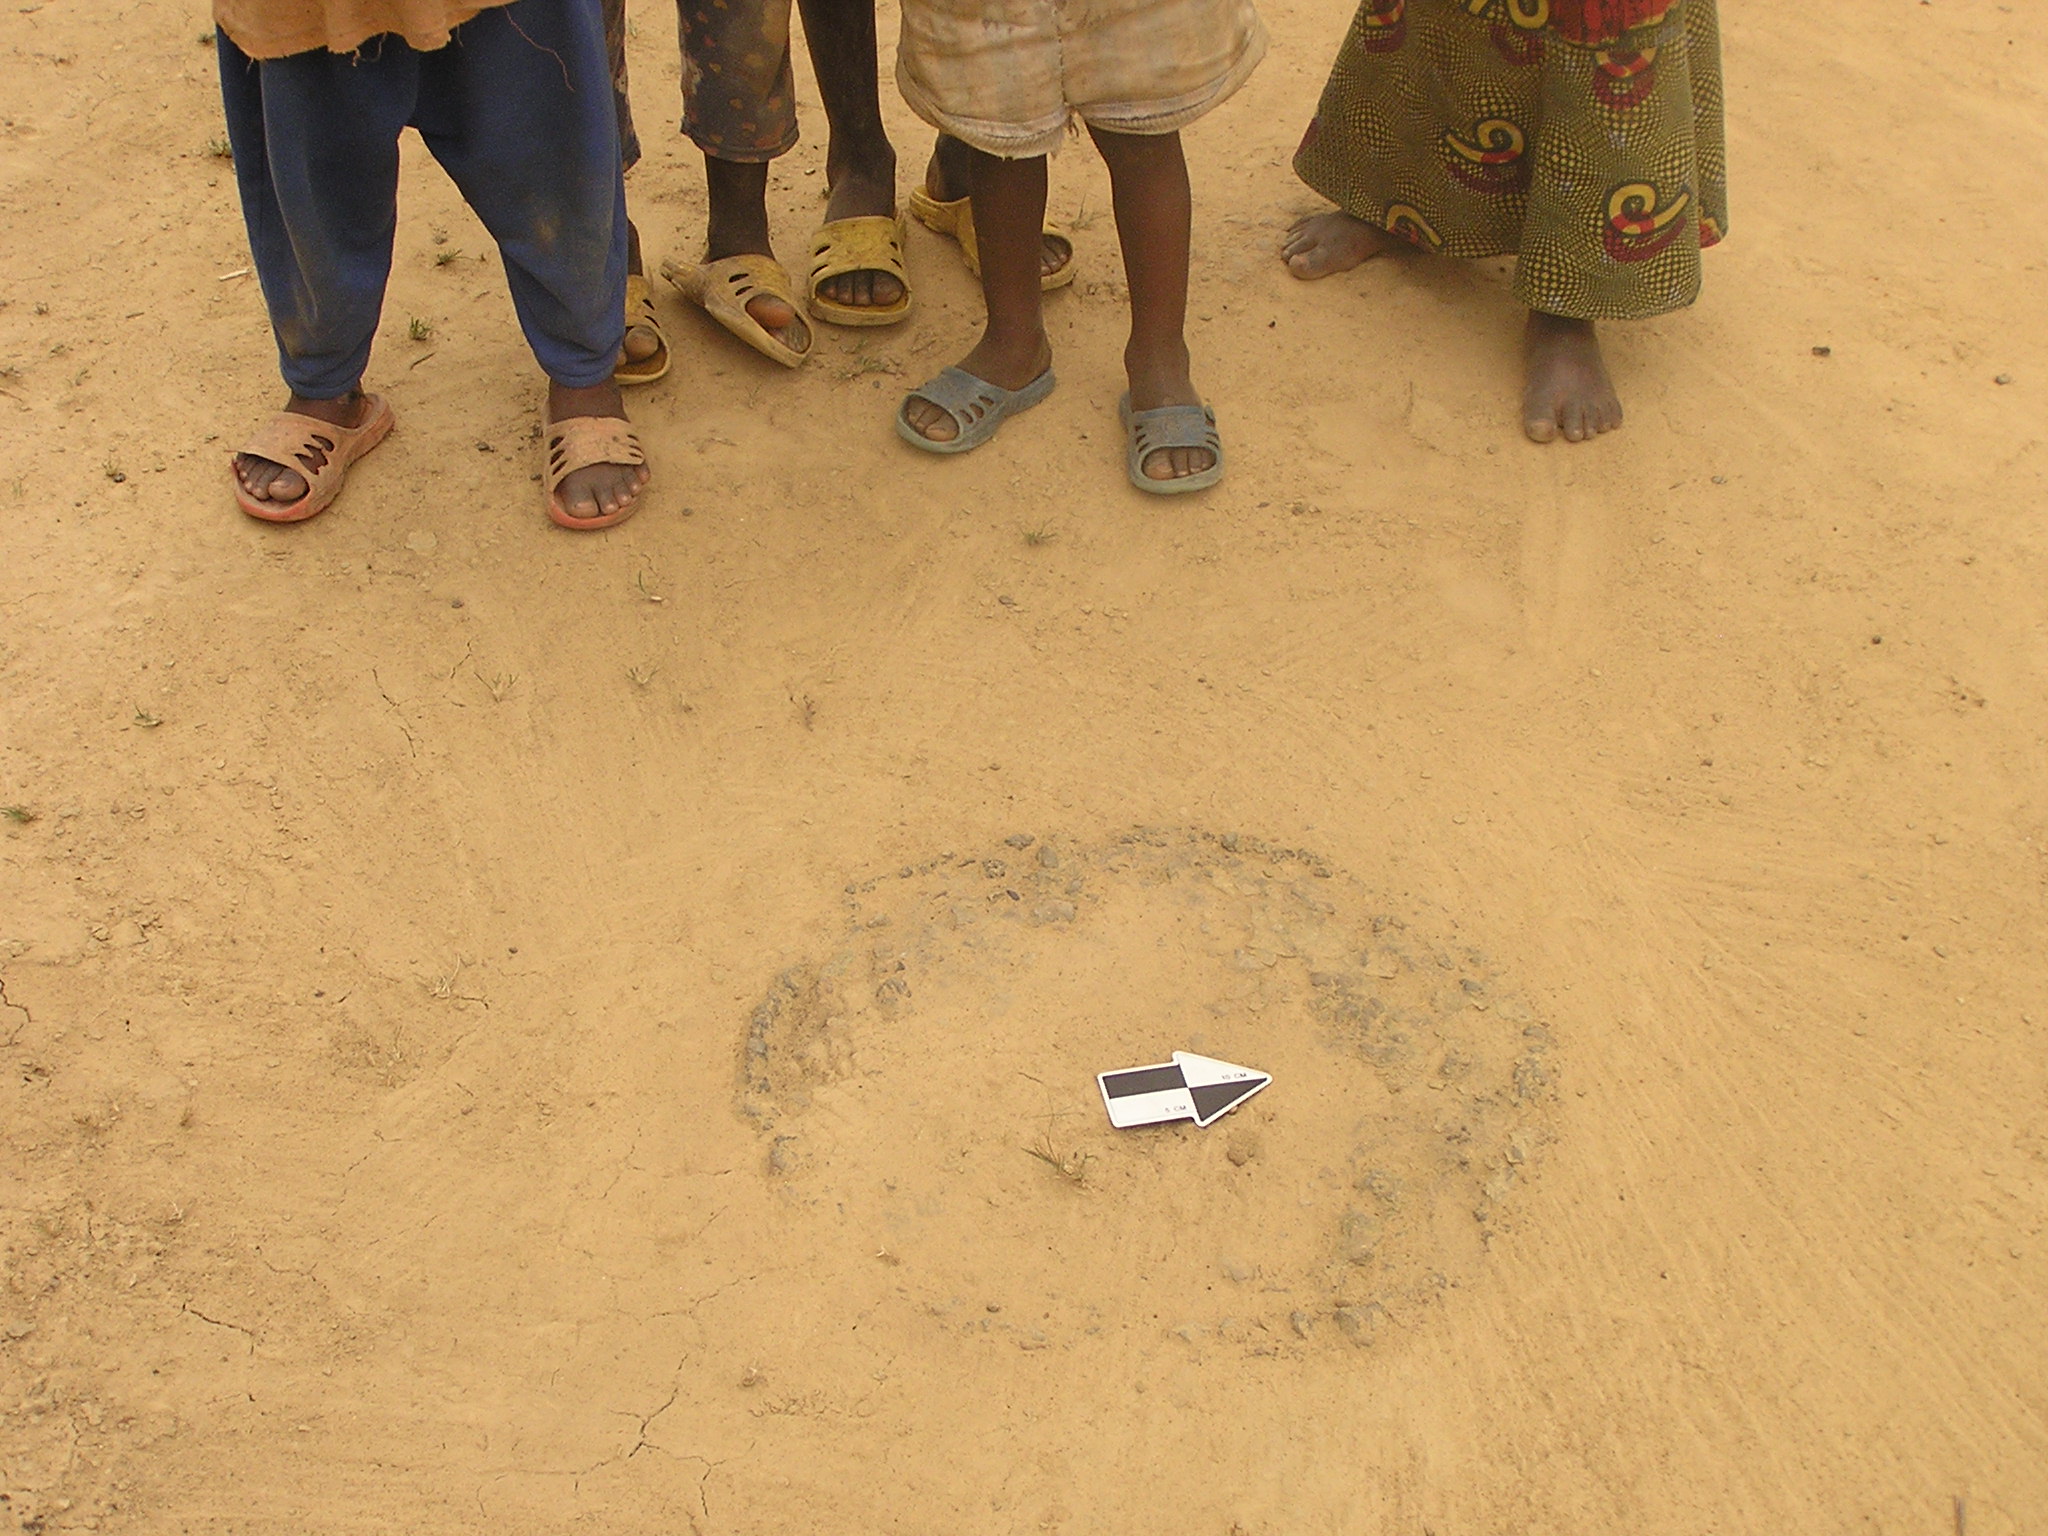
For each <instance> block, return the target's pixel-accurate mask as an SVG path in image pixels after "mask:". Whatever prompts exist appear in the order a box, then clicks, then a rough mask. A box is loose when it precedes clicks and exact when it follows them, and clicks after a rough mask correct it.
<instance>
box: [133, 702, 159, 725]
mask: <svg viewBox="0 0 2048 1536" xmlns="http://www.w3.org/2000/svg"><path fill="white" fill-rule="evenodd" d="M135 723H136V724H137V725H139V726H141V727H142V728H143V729H144V730H145V731H153V730H155V729H156V728H157V727H158V726H160V725H162V724H163V723H164V720H163V716H162V715H152V714H151V713H150V712H149V711H148V710H146V709H144V708H143V707H142V706H141V705H140V704H138V705H136V706H135Z"/></svg>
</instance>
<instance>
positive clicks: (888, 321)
mask: <svg viewBox="0 0 2048 1536" xmlns="http://www.w3.org/2000/svg"><path fill="white" fill-rule="evenodd" d="M848 272H886V273H888V274H889V276H891V277H893V278H895V279H896V281H897V282H899V283H901V284H902V285H903V296H902V297H901V298H899V299H898V300H897V301H896V302H895V303H894V304H886V305H877V304H841V303H840V302H839V301H838V300H836V299H828V298H826V297H825V296H824V295H822V294H820V293H819V292H818V287H819V285H820V284H821V283H826V282H829V281H831V280H832V279H833V278H835V277H843V276H845V275H846V274H847V273H848ZM809 289H810V301H811V313H812V314H814V315H816V316H817V317H818V318H819V319H820V320H824V321H827V322H829V323H830V324H832V325H894V324H895V323H896V322H897V321H899V320H901V319H903V318H904V317H905V316H906V315H908V314H909V313H910V272H909V270H908V269H907V268H906V267H905V266H904V265H903V219H902V216H901V215H900V214H899V215H897V216H896V217H894V218H883V217H879V216H877V217H874V218H862V219H833V220H831V221H829V222H828V223H826V224H824V225H822V226H820V227H819V230H818V233H817V234H816V235H815V236H814V237H813V238H812V240H811V277H810V285H809Z"/></svg>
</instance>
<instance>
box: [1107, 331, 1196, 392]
mask: <svg viewBox="0 0 2048 1536" xmlns="http://www.w3.org/2000/svg"><path fill="white" fill-rule="evenodd" d="M1193 367H1194V359H1193V357H1192V356H1190V354H1189V352H1188V344H1187V341H1186V339H1185V338H1184V337H1181V336H1174V337H1171V338H1161V339H1159V340H1156V341H1145V342H1139V341H1132V342H1131V343H1130V344H1129V345H1127V346H1126V347H1125V348H1124V373H1125V374H1126V375H1127V376H1128V377H1129V378H1130V381H1131V382H1132V383H1133V384H1138V383H1140V382H1144V383H1151V384H1185V383H1187V382H1188V381H1189V378H1190V375H1191V372H1192V370H1193Z"/></svg>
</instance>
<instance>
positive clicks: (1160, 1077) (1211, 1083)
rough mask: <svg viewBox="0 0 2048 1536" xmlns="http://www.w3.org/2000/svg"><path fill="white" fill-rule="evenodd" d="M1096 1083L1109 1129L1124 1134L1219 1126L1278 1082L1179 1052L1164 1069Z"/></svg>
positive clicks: (1103, 1075) (1104, 1075) (1131, 1071)
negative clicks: (1135, 1129)
mask: <svg viewBox="0 0 2048 1536" xmlns="http://www.w3.org/2000/svg"><path fill="white" fill-rule="evenodd" d="M1095 1081H1096V1082H1097V1083H1098V1084H1100V1085H1101V1088H1102V1106H1103V1108H1105V1109H1107V1110H1108V1111H1109V1123H1110V1124H1111V1125H1113V1126H1115V1127H1116V1128H1117V1129H1118V1130H1120V1131H1121V1130H1128V1129H1130V1127H1132V1126H1134V1125H1164V1124H1166V1123H1168V1122H1169V1121H1173V1120H1192V1121H1194V1122H1195V1124H1196V1125H1200V1126H1208V1125H1213V1124H1214V1123H1215V1122H1216V1121H1218V1120H1220V1119H1222V1118H1223V1117H1224V1116H1225V1115H1227V1114H1229V1113H1230V1112H1231V1111H1232V1110H1233V1109H1235V1108H1237V1106H1238V1105H1240V1104H1242V1103H1243V1102H1244V1101H1245V1100H1246V1099H1248V1098H1250V1097H1251V1096H1252V1095H1253V1094H1255V1093H1257V1092H1258V1091H1259V1090H1260V1089H1261V1088H1263V1087H1265V1086H1266V1084H1268V1083H1270V1082H1272V1081H1273V1079H1272V1078H1271V1077H1270V1076H1268V1075H1267V1074H1266V1073H1264V1072H1260V1071H1258V1070H1257V1069H1256V1068H1253V1067H1240V1066H1237V1065H1235V1064H1234V1063H1232V1062H1228V1061H1217V1060H1215V1059H1213V1058H1212V1057H1208V1056H1197V1055H1195V1054H1194V1053H1193V1052H1191V1051H1175V1052H1174V1053H1173V1060H1171V1061H1169V1062H1164V1063H1162V1064H1160V1065H1159V1066H1156V1067H1125V1068H1124V1069H1123V1070H1122V1071H1120V1072H1098V1073H1097V1074H1096V1076H1095Z"/></svg>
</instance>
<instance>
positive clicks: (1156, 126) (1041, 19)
mask: <svg viewBox="0 0 2048 1536" xmlns="http://www.w3.org/2000/svg"><path fill="white" fill-rule="evenodd" d="M902 6H903V35H902V40H901V42H900V43H899V45H898V47H897V50H896V83H897V84H898V85H899V86H900V87H901V88H902V90H903V99H904V100H905V101H907V102H909V103H910V107H911V110H912V111H914V112H916V113H917V115H918V116H919V117H921V118H923V119H924V120H925V121H926V122H928V123H930V124H931V125H932V126H933V127H934V128H937V129H938V130H939V131H940V132H942V133H950V134H952V135H953V136H954V137H955V138H958V139H964V140H966V141H967V142H968V143H969V144H972V145H973V146H974V147H975V148H976V149H979V150H984V151H986V152H987V153H989V154H991V155H999V156H1001V157H1002V158H1004V159H1007V160H1022V159H1025V158H1028V157H1029V156H1032V155H1045V154H1050V153H1052V151H1053V150H1055V149H1057V148H1058V147H1059V143H1060V137H1061V135H1062V134H1063V133H1064V132H1065V131H1066V127H1067V122H1068V120H1069V118H1072V117H1078V118H1080V119H1081V120H1082V121H1083V122H1085V123H1087V124H1088V125H1089V126H1091V127H1095V128H1103V129H1107V130H1109V131H1110V132H1112V133H1171V132H1173V131H1174V130H1175V129H1177V128H1183V127H1185V126H1187V124H1189V123H1191V122H1193V121H1194V120H1195V119H1196V118H1198V117H1200V116H1201V115H1202V114H1203V113H1204V112H1207V111H1208V110H1209V109H1210V108H1211V107H1213V106H1215V105H1216V104H1217V103H1218V102H1220V101H1222V100H1223V98H1224V97H1226V96H1228V95H1229V94H1230V93H1231V92H1232V91H1234V90H1236V89H1237V88H1238V87H1239V86H1240V85H1242V84H1244V82H1245V79H1246V77H1248V76H1249V75H1250V74H1251V72H1252V70H1253V68H1254V67H1255V66H1256V65H1257V64H1258V62H1259V60H1260V59H1261V58H1262V57H1264V55H1265V52H1266V29H1265V26H1264V24H1263V23H1261V22H1260V20H1259V13H1258V12H1257V11H1256V10H1255V9H1253V6H1252V0H902Z"/></svg>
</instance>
